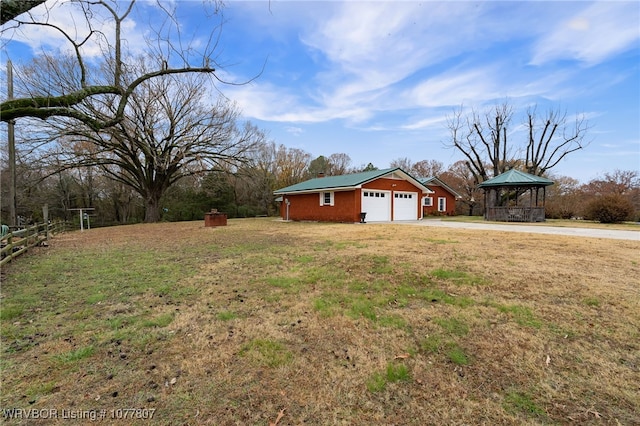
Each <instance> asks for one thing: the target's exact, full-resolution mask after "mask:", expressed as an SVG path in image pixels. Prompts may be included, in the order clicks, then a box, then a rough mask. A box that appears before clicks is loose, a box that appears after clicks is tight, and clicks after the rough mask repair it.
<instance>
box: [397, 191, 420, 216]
mask: <svg viewBox="0 0 640 426" xmlns="http://www.w3.org/2000/svg"><path fill="white" fill-rule="evenodd" d="M416 219H418V193H417V192H394V193H393V220H416Z"/></svg>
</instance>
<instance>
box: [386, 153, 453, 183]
mask: <svg viewBox="0 0 640 426" xmlns="http://www.w3.org/2000/svg"><path fill="white" fill-rule="evenodd" d="M389 166H390V167H400V168H401V169H402V170H404V171H405V172H408V173H410V174H412V175H413V176H415V177H418V178H428V177H434V176H438V175H440V174H441V173H442V172H443V170H444V165H443V164H442V163H441V162H440V161H437V160H420V161H418V162H417V163H414V162H413V161H411V159H409V158H408V157H404V158H397V159H395V160H393V161H391V163H390V164H389Z"/></svg>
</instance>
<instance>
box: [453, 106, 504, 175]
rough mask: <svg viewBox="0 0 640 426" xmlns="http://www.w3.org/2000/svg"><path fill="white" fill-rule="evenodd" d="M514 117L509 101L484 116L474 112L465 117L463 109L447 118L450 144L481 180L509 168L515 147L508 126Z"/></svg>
mask: <svg viewBox="0 0 640 426" xmlns="http://www.w3.org/2000/svg"><path fill="white" fill-rule="evenodd" d="M512 118H513V109H512V108H511V106H510V105H509V104H507V103H506V102H505V103H503V104H500V105H496V106H495V107H494V108H493V109H490V110H487V111H486V112H485V114H484V115H481V114H479V113H477V112H476V111H472V113H471V115H469V116H463V113H462V108H460V109H459V110H457V111H455V112H454V115H453V116H452V117H447V126H448V128H449V132H450V134H451V143H450V146H451V147H453V148H455V149H457V150H458V151H460V153H461V154H462V155H464V157H465V158H466V160H465V164H466V166H467V167H468V168H469V170H470V171H471V173H472V174H473V176H474V178H475V180H476V181H477V182H478V183H480V182H484V181H485V180H487V179H489V178H490V177H492V176H497V175H499V174H501V173H503V172H505V171H506V170H507V168H508V167H509V159H511V158H513V156H512V151H513V147H510V146H509V143H508V141H507V135H508V134H507V128H508V126H509V124H510V122H511V119H512ZM487 164H488V165H489V167H490V169H487Z"/></svg>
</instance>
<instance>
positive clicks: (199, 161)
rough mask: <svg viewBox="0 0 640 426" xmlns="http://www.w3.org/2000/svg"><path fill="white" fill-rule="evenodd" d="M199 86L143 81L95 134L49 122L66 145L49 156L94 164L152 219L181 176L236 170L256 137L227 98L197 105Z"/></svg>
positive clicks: (166, 79)
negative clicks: (119, 115) (115, 118)
mask: <svg viewBox="0 0 640 426" xmlns="http://www.w3.org/2000/svg"><path fill="white" fill-rule="evenodd" d="M123 78H124V79H126V77H123ZM201 83H202V82H201V81H200V79H199V78H196V77H195V76H194V77H192V78H185V77H184V76H183V77H182V78H180V79H177V78H174V77H173V76H171V75H166V76H163V77H160V78H155V79H150V80H146V81H144V82H142V83H141V84H139V85H138V86H137V88H136V90H135V91H134V92H133V93H131V95H130V96H129V97H130V101H129V102H128V105H127V108H126V109H125V116H124V118H123V119H122V120H121V121H120V122H118V123H117V124H115V125H113V126H111V127H109V128H107V129H103V130H96V129H94V128H92V127H91V126H84V127H82V126H68V125H67V123H66V121H67V120H64V119H56V120H50V122H52V124H55V125H56V129H57V131H58V132H59V134H60V135H63V136H64V137H65V138H67V139H69V140H71V142H72V143H73V146H74V149H73V150H72V151H71V152H70V150H69V149H61V150H60V151H59V152H58V153H57V156H56V157H57V158H63V159H64V167H67V168H72V167H78V166H99V167H101V169H102V172H103V173H105V174H106V175H108V176H110V177H111V178H112V179H114V180H116V181H118V182H121V183H122V184H124V185H126V186H128V187H130V188H133V189H134V190H135V191H136V192H137V193H138V194H140V196H141V197H142V198H143V200H144V203H145V208H146V209H145V221H146V222H156V221H158V220H159V219H160V205H159V202H160V198H161V197H162V195H163V194H164V192H165V191H166V190H167V188H169V187H170V186H171V185H173V184H174V183H176V182H177V181H178V180H180V179H182V178H184V177H186V176H192V175H197V174H203V173H205V172H207V171H211V170H228V168H229V167H236V166H237V165H238V164H239V163H242V162H243V161H245V158H246V156H247V155H248V153H249V152H250V151H251V150H252V149H253V148H254V147H255V146H256V144H258V143H261V142H263V140H264V135H263V133H262V132H261V131H260V130H258V129H257V128H256V127H255V126H253V125H251V124H249V123H246V124H245V125H244V126H240V125H238V122H237V120H238V116H239V111H238V110H237V108H235V107H234V105H233V104H231V103H230V102H229V101H227V100H224V99H222V98H221V99H220V100H219V101H218V102H217V103H216V104H215V105H207V104H205V103H204V97H205V92H204V91H203V90H202V88H201V87H202V86H201ZM99 108H100V109H107V110H108V109H109V108H112V109H113V108H118V106H117V105H110V104H106V105H100V106H99ZM96 112H100V111H96Z"/></svg>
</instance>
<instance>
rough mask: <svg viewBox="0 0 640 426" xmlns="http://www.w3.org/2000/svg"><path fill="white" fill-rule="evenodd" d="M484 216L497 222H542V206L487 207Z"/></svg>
mask: <svg viewBox="0 0 640 426" xmlns="http://www.w3.org/2000/svg"><path fill="white" fill-rule="evenodd" d="M485 218H486V219H487V220H495V221H499V222H544V207H517V206H514V207H488V208H487V213H486V215H485Z"/></svg>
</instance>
